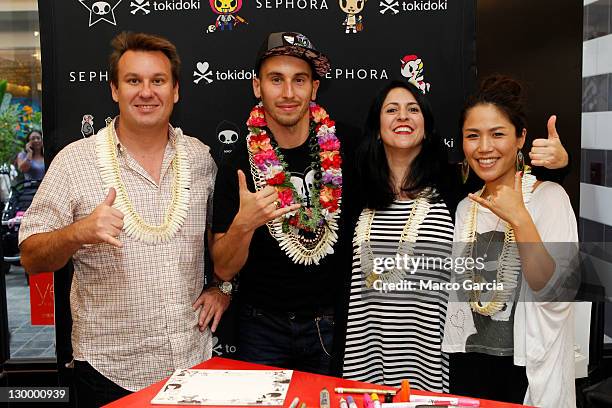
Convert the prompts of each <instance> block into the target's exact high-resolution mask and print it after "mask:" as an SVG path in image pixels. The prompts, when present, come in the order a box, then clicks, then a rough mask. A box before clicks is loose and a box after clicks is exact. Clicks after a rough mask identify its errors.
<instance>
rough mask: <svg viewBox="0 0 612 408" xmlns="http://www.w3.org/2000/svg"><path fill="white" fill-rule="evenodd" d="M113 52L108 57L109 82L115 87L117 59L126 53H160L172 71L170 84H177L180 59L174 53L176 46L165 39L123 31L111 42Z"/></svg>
mask: <svg viewBox="0 0 612 408" xmlns="http://www.w3.org/2000/svg"><path fill="white" fill-rule="evenodd" d="M111 46H112V47H113V52H112V53H111V55H110V57H109V75H110V81H111V83H113V84H114V85H115V86H117V85H118V83H119V78H118V65H119V59H120V58H121V56H122V55H123V54H124V53H125V52H126V51H161V52H163V53H164V55H165V56H166V57H168V59H169V60H170V66H171V70H172V82H173V84H174V85H176V84H177V83H178V80H179V72H180V71H181V59H180V58H179V56H178V52H177V51H176V46H175V45H174V44H172V43H171V42H170V41H168V40H167V39H165V38H163V37H160V36H157V35H153V34H146V33H132V32H129V31H123V32H122V33H119V34H117V35H116V36H115V37H114V38H113V39H112V41H111Z"/></svg>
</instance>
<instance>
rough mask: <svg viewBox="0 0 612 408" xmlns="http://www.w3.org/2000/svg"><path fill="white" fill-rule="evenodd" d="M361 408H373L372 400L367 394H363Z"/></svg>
mask: <svg viewBox="0 0 612 408" xmlns="http://www.w3.org/2000/svg"><path fill="white" fill-rule="evenodd" d="M363 408H373V406H372V398H370V395H369V394H363Z"/></svg>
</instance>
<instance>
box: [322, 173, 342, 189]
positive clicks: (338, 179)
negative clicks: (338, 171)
mask: <svg viewBox="0 0 612 408" xmlns="http://www.w3.org/2000/svg"><path fill="white" fill-rule="evenodd" d="M323 183H325V184H333V185H334V186H339V185H341V184H342V176H341V175H338V176H336V175H334V174H333V173H330V172H327V171H326V172H325V173H323Z"/></svg>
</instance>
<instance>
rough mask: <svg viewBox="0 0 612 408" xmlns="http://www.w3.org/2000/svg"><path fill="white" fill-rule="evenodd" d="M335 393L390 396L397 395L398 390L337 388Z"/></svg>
mask: <svg viewBox="0 0 612 408" xmlns="http://www.w3.org/2000/svg"><path fill="white" fill-rule="evenodd" d="M334 391H335V392H336V394H363V393H366V392H367V393H368V394H371V393H373V392H375V393H377V394H381V395H382V394H388V395H395V394H397V390H383V389H375V388H344V387H337V388H334Z"/></svg>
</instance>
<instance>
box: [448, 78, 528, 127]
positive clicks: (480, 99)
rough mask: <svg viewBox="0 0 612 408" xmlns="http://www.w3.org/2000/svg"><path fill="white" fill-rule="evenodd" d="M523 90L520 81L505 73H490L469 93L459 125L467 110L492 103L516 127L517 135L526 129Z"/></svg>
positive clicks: (463, 119)
mask: <svg viewBox="0 0 612 408" xmlns="http://www.w3.org/2000/svg"><path fill="white" fill-rule="evenodd" d="M524 99H525V98H524V90H523V86H522V85H521V83H520V82H518V81H516V80H514V79H513V78H510V77H509V76H505V75H499V74H495V75H491V76H488V77H486V78H485V79H484V80H483V81H482V83H481V84H480V89H479V90H478V91H477V92H476V93H475V94H473V95H471V96H470V97H469V98H468V100H467V102H466V104H465V106H464V108H463V111H462V112H461V122H460V124H461V127H463V123H464V122H465V116H466V114H467V112H468V111H469V110H470V109H472V108H473V107H475V106H477V105H489V104H490V105H494V106H495V107H497V108H498V109H499V110H501V111H502V112H504V113H505V114H506V116H507V117H508V119H509V120H510V122H512V124H513V125H514V127H515V129H516V135H517V137H518V136H520V135H521V132H522V131H523V129H527V115H526V113H525V103H524Z"/></svg>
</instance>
